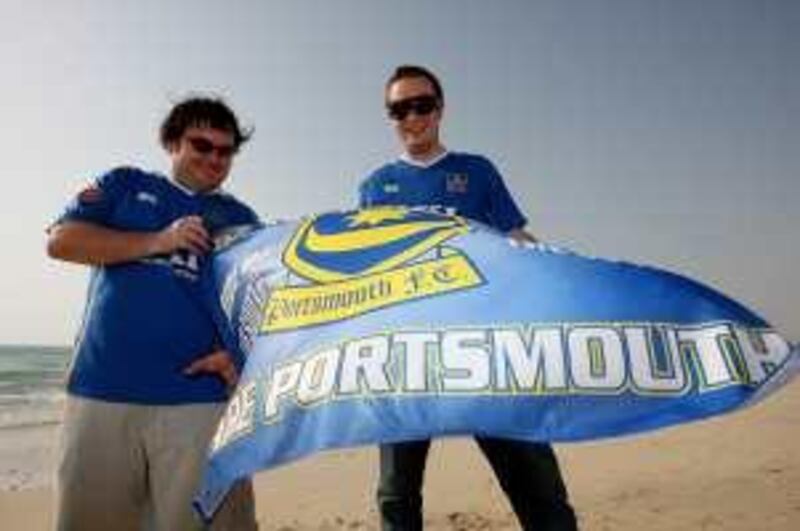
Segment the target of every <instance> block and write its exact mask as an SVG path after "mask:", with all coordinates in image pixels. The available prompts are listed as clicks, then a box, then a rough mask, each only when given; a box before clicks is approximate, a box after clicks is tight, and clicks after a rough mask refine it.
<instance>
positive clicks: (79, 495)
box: [56, 396, 257, 531]
mask: <svg viewBox="0 0 800 531" xmlns="http://www.w3.org/2000/svg"><path fill="white" fill-rule="evenodd" d="M223 411H224V404H218V403H214V404H187V405H176V406H149V405H140V404H124V403H114V402H103V401H100V400H92V399H86V398H81V397H75V396H68V398H67V405H66V413H65V416H64V426H63V429H62V436H61V437H62V440H61V448H60V451H61V455H60V457H61V460H60V466H59V470H58V497H59V500H58V510H57V513H56V514H57V516H56V529H57V530H58V531H95V530H97V531H110V530H114V531H128V530H130V531H142V530H143V529H147V530H153V531H184V530H186V531H193V530H200V529H205V528H204V527H203V525H202V523H201V521H200V518H199V517H198V515H197V513H196V512H195V511H194V509H193V508H192V505H191V501H192V497H193V496H194V494H195V492H196V490H197V487H198V484H199V481H200V475H201V474H202V470H203V466H204V464H205V458H206V449H207V446H208V443H209V441H210V440H211V437H212V436H213V434H214V430H215V429H216V425H217V420H218V419H219V417H220V415H222V413H223ZM208 529H211V530H215V531H222V530H225V531H240V530H241V531H251V530H254V529H257V525H256V521H255V505H254V501H253V490H252V485H251V484H250V481H249V480H247V481H242V482H240V483H239V484H238V485H237V486H236V487H235V488H234V490H233V491H232V492H231V494H230V495H229V496H228V498H227V499H226V501H225V503H224V504H223V506H222V507H221V509H220V511H219V512H218V514H217V517H216V518H215V520H214V522H213V523H212V524H211V527H210V528H208Z"/></svg>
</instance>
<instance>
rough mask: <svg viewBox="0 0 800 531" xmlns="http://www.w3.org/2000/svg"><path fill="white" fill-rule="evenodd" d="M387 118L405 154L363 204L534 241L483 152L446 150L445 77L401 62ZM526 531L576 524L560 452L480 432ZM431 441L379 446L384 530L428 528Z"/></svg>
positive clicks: (379, 177)
mask: <svg viewBox="0 0 800 531" xmlns="http://www.w3.org/2000/svg"><path fill="white" fill-rule="evenodd" d="M385 102H386V108H387V111H388V114H389V118H390V119H391V120H392V123H393V124H394V128H395V131H396V133H397V135H398V137H399V139H400V142H401V143H402V145H403V148H404V153H403V155H401V157H400V159H399V160H397V161H394V162H391V163H389V164H386V165H384V166H382V167H381V168H379V169H377V170H376V171H375V172H373V173H372V174H371V175H370V176H369V177H367V178H366V179H365V180H364V182H363V183H362V184H361V187H360V203H361V206H362V207H368V206H373V205H374V206H377V205H405V206H433V207H437V208H442V209H445V210H447V211H451V212H453V213H455V214H458V215H461V216H464V217H468V218H471V219H474V220H477V221H481V222H483V223H486V224H488V225H491V226H493V227H495V228H497V229H498V230H500V231H502V232H505V233H506V234H508V235H509V236H510V237H512V238H514V239H515V240H518V241H521V242H526V241H527V242H534V241H535V239H534V237H533V236H532V235H531V234H530V233H528V232H526V231H525V230H524V226H525V224H526V219H525V217H524V216H523V215H522V213H521V212H520V211H519V209H518V208H517V205H516V203H515V202H514V200H513V198H512V197H511V194H510V193H509V192H508V189H507V188H506V186H505V184H504V182H503V179H502V177H501V176H500V174H499V173H498V171H497V169H496V168H495V167H494V165H493V164H492V163H491V162H490V161H489V160H488V159H486V158H485V157H482V156H479V155H472V154H467V153H456V152H451V151H448V150H447V149H446V148H445V147H444V146H443V145H442V143H441V141H440V138H439V124H440V121H441V118H442V112H443V110H444V95H443V92H442V88H441V85H440V83H439V80H438V79H437V78H436V76H434V75H433V74H432V73H431V72H430V71H428V70H427V69H425V68H422V67H419V66H412V65H406V66H401V67H399V68H397V69H396V70H395V72H394V74H393V75H392V76H391V77H390V78H389V80H388V82H387V83H386V89H385ZM475 439H476V441H477V443H478V445H479V446H480V448H481V450H482V451H483V453H484V455H485V456H486V458H487V459H488V461H489V463H490V464H491V466H492V468H493V470H494V472H495V475H496V476H497V478H498V480H499V481H500V485H501V486H502V488H503V490H504V491H505V493H506V495H507V496H508V498H509V500H510V501H511V505H512V507H513V508H514V512H515V513H516V515H517V518H518V519H519V521H520V524H521V525H522V526H523V528H524V529H526V530H534V529H535V530H541V531H544V530H548V531H551V530H552V531H556V530H558V531H571V530H575V529H577V523H576V518H575V513H574V511H573V509H572V507H571V506H570V504H569V501H568V498H567V491H566V487H565V486H564V482H563V480H562V478H561V473H560V471H559V467H558V463H557V461H556V457H555V454H554V453H553V450H552V448H551V447H550V445H549V444H546V443H531V442H525V441H513V440H505V439H495V438H490V437H476V438H475ZM429 448H430V441H429V440H420V441H408V442H401V443H395V444H384V445H381V447H380V461H381V463H380V465H381V466H380V482H379V486H378V492H377V498H378V505H379V509H380V512H381V518H382V528H383V529H384V530H385V531H399V530H402V531H416V530H420V529H422V482H423V475H424V471H425V461H426V458H427V455H428V450H429Z"/></svg>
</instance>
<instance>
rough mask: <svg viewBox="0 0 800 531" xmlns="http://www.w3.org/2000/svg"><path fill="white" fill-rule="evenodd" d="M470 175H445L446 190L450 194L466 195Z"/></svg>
mask: <svg viewBox="0 0 800 531" xmlns="http://www.w3.org/2000/svg"><path fill="white" fill-rule="evenodd" d="M468 185H469V175H467V174H466V173H448V174H447V175H445V190H447V193H450V194H466V193H467V187H468Z"/></svg>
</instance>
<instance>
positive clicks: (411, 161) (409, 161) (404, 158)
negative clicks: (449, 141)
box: [400, 148, 450, 168]
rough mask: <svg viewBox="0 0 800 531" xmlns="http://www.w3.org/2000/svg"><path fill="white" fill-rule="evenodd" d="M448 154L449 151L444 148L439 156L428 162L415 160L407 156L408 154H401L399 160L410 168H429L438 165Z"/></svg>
mask: <svg viewBox="0 0 800 531" xmlns="http://www.w3.org/2000/svg"><path fill="white" fill-rule="evenodd" d="M449 154H450V151H449V150H448V149H447V148H444V151H442V152H441V153H440V154H438V155H437V156H435V157H433V158H432V159H430V160H417V159H414V158H411V155H409V154H408V153H403V154H402V155H400V160H402V161H403V162H405V163H407V164H411V165H412V166H416V167H418V168H430V167H431V166H433V165H434V164H436V163H438V162H439V161H440V160H442V159H444V158H445V157H446V156H447V155H449Z"/></svg>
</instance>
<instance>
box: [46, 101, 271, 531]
mask: <svg viewBox="0 0 800 531" xmlns="http://www.w3.org/2000/svg"><path fill="white" fill-rule="evenodd" d="M248 137H249V133H248V132H247V131H243V130H242V129H241V128H240V126H239V122H238V120H237V118H236V116H235V115H234V113H233V112H232V111H231V110H230V108H229V107H228V106H227V105H226V104H225V103H224V102H222V101H221V100H219V99H215V98H205V97H195V98H190V99H187V100H185V101H183V102H180V103H178V104H177V105H175V106H174V107H173V108H172V110H171V111H170V112H169V114H168V116H167V117H166V119H165V120H164V122H163V124H162V126H161V130H160V140H161V144H162V146H163V147H164V149H165V150H166V152H167V153H168V155H169V158H170V160H171V175H170V176H164V175H160V174H157V173H150V172H145V171H142V170H140V169H137V168H117V169H114V170H111V171H110V172H108V173H106V174H104V175H102V176H100V177H99V178H97V179H95V180H94V181H93V182H92V183H91V184H89V185H88V186H86V187H85V188H84V189H83V190H82V191H81V192H79V193H78V194H77V195H76V197H75V198H74V199H73V201H72V202H71V203H70V204H69V205H68V206H67V208H66V210H65V211H64V213H63V214H62V215H61V216H60V218H59V219H58V220H57V221H56V223H55V224H54V225H52V226H51V227H50V229H49V230H48V234H49V238H48V245H47V250H48V254H49V255H50V256H51V257H53V258H57V259H60V260H65V261H68V262H74V263H79V264H86V265H90V266H92V277H91V281H90V286H89V293H88V300H87V305H86V310H85V311H84V316H83V323H82V326H81V330H80V333H79V334H78V338H77V341H76V345H75V358H74V362H73V365H72V367H71V370H70V374H69V379H68V383H67V405H66V412H65V417H64V426H63V435H62V448H61V453H62V455H61V463H60V467H59V487H58V494H59V507H58V511H57V517H56V520H57V521H56V528H57V529H58V530H59V531H93V530H98V531H100V530H102V531H108V530H110V529H113V530H115V531H120V530H131V531H134V530H136V531H140V530H141V529H142V527H143V525H144V524H148V525H149V526H150V527H149V528H150V529H156V530H159V531H176V530H181V531H182V530H190V529H200V528H201V527H202V526H201V522H200V521H199V519H198V517H197V516H196V515H195V514H194V511H193V509H192V497H193V495H194V493H195V490H196V488H197V487H198V484H199V479H200V474H201V472H202V467H203V464H204V461H205V453H206V448H207V445H208V443H209V441H210V439H211V437H212V436H213V432H214V429H215V427H216V424H217V420H218V418H219V416H220V415H221V413H222V412H223V407H224V402H225V400H226V396H227V392H228V391H229V390H230V389H231V387H232V386H234V385H235V384H236V380H237V375H238V369H239V367H240V366H241V363H242V360H238V359H234V357H233V356H232V355H231V354H230V353H228V352H227V351H225V350H222V349H220V348H219V347H218V345H220V344H221V342H220V340H219V336H218V332H217V328H216V326H215V320H214V318H213V316H212V315H211V311H210V310H209V309H207V308H208V306H207V305H206V301H205V296H204V295H203V293H204V290H203V289H202V287H201V283H202V281H203V279H204V278H205V277H204V276H203V275H204V272H205V271H206V267H205V266H206V264H207V261H208V254H209V252H211V251H212V249H213V245H214V243H213V242H214V237H215V235H218V234H220V233H221V232H222V231H224V230H227V229H232V228H234V227H240V226H245V225H253V224H256V223H258V218H257V216H256V215H255V213H254V212H253V211H252V210H251V209H250V208H249V207H247V206H246V205H244V204H243V203H241V202H239V201H238V200H237V199H236V198H234V197H233V196H231V195H229V194H227V193H225V192H222V191H221V190H220V186H221V185H222V184H223V183H224V182H225V180H226V179H227V177H228V173H229V171H230V169H231V165H232V162H233V158H234V155H235V154H236V153H237V152H238V150H239V148H240V147H241V146H242V145H243V144H244V143H245V142H246V141H247V140H248ZM255 528H256V522H255V512H254V503H253V494H252V487H251V485H250V484H249V482H243V483H241V484H240V485H239V486H238V487H237V489H236V490H235V491H234V494H233V495H232V496H231V498H229V500H228V502H227V504H226V505H225V506H224V507H223V509H222V510H221V513H220V516H219V517H218V518H217V519H216V521H215V522H214V524H212V527H211V529H228V530H250V529H255Z"/></svg>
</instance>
